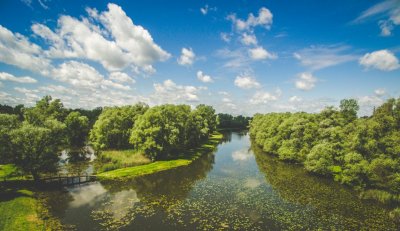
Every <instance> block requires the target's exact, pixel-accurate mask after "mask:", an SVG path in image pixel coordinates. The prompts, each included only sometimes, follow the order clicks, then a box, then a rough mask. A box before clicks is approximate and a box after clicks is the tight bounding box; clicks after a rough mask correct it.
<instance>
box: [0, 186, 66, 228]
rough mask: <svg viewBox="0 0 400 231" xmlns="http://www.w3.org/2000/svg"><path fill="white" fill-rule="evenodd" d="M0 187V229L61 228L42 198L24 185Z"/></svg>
mask: <svg viewBox="0 0 400 231" xmlns="http://www.w3.org/2000/svg"><path fill="white" fill-rule="evenodd" d="M15 188H18V187H15V186H13V187H5V186H4V185H2V186H1V187H0V230H33V231H35V230H38V231H39V230H61V229H62V226H61V223H60V222H59V221H58V220H57V219H55V218H53V217H52V216H51V215H49V211H48V209H47V207H46V205H45V200H44V198H41V197H40V196H38V194H36V193H35V192H34V191H33V190H31V189H28V188H26V187H22V188H18V189H15Z"/></svg>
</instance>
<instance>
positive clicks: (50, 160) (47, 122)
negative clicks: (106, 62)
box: [0, 96, 87, 179]
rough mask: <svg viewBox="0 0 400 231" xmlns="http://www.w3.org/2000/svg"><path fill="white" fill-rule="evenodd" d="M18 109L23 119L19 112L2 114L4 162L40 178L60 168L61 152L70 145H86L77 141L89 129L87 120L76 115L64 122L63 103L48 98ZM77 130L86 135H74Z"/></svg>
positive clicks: (0, 140) (1, 153)
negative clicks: (75, 129) (86, 126)
mask: <svg viewBox="0 0 400 231" xmlns="http://www.w3.org/2000/svg"><path fill="white" fill-rule="evenodd" d="M3 108H8V109H9V108H10V107H3ZM11 108H12V107H11ZM16 108H21V109H22V112H23V115H22V116H20V115H19V114H18V113H14V112H15V110H12V111H5V112H10V113H9V114H0V131H1V136H0V147H1V148H0V157H1V158H0V162H1V163H12V164H14V165H15V166H17V167H18V168H19V169H20V170H22V171H23V172H25V173H28V174H32V176H33V177H34V178H35V179H38V177H39V174H40V173H43V172H52V171H55V170H56V169H57V164H58V160H59V154H60V151H61V149H63V148H64V147H65V146H66V145H67V144H68V143H73V142H74V144H77V145H82V141H76V137H75V136H77V135H78V134H80V135H82V133H84V132H85V129H86V130H87V128H85V124H84V122H85V121H86V123H87V118H86V117H81V116H79V115H76V114H75V115H74V114H72V115H69V116H68V120H67V121H64V120H65V117H66V116H67V114H66V109H65V108H64V106H63V104H62V103H61V101H60V100H58V99H56V100H53V99H52V98H51V97H50V96H45V97H44V98H43V99H41V100H39V101H38V102H37V103H36V105H35V106H34V107H31V108H24V107H22V106H17V107H16ZM76 116H77V117H76ZM21 117H22V118H23V121H21ZM75 118H76V119H78V120H80V121H83V124H81V125H82V126H76V122H75V121H74V120H75ZM64 122H66V123H67V125H68V129H66V128H67V126H66V124H65V123H64ZM74 128H77V129H78V128H79V129H82V130H83V132H82V131H74V133H73V132H72V129H74ZM86 133H87V131H86ZM81 138H82V136H81Z"/></svg>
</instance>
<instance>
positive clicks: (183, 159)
mask: <svg viewBox="0 0 400 231" xmlns="http://www.w3.org/2000/svg"><path fill="white" fill-rule="evenodd" d="M222 137H223V135H222V134H220V133H214V134H212V135H211V136H210V138H209V139H208V140H207V142H206V143H204V144H203V145H201V146H200V147H199V148H195V149H192V150H189V151H188V153H184V154H182V155H181V156H180V157H178V159H175V160H165V161H156V162H153V163H150V164H145V165H139V166H134V167H128V168H121V169H116V170H112V171H108V172H103V173H100V174H98V175H97V177H98V179H100V180H111V179H121V178H133V177H137V176H142V175H147V174H152V173H155V172H160V171H165V170H169V169H173V168H177V167H180V166H186V165H189V164H190V163H192V161H194V160H195V159H197V158H199V157H200V156H201V155H203V154H205V153H207V152H210V151H212V150H214V148H215V147H216V146H217V145H218V143H219V141H220V140H221V139H222Z"/></svg>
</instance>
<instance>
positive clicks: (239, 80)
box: [234, 75, 260, 89]
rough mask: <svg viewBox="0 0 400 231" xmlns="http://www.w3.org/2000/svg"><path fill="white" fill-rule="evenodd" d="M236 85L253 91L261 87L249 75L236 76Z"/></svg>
mask: <svg viewBox="0 0 400 231" xmlns="http://www.w3.org/2000/svg"><path fill="white" fill-rule="evenodd" d="M234 83H235V85H236V86H238V87H240V88H243V89H251V88H258V87H260V83H259V82H257V80H256V79H255V78H254V77H252V76H249V75H243V76H236V79H235V81H234Z"/></svg>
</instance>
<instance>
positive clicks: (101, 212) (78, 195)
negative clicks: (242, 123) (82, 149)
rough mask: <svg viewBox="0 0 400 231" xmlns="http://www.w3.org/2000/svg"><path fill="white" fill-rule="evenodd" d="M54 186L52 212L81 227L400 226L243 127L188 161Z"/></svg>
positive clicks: (381, 210) (382, 211)
mask: <svg viewBox="0 0 400 231" xmlns="http://www.w3.org/2000/svg"><path fill="white" fill-rule="evenodd" d="M46 193H47V194H48V196H49V202H50V207H51V211H52V213H53V214H54V215H55V216H56V217H59V218H60V219H61V221H62V222H63V223H64V224H66V225H71V226H74V227H75V228H76V229H78V230H195V229H196V230H317V229H321V230H397V228H398V227H396V225H395V224H394V223H393V222H392V221H391V220H390V218H389V216H388V210H386V209H385V208H384V207H382V206H380V205H378V204H376V203H374V202H368V201H362V200H360V199H359V198H358V197H357V193H355V192H354V191H353V190H351V189H348V188H346V187H344V186H342V185H339V184H338V183H335V182H333V181H332V180H329V179H323V178H322V179H321V178H319V177H316V176H312V175H310V174H308V173H307V172H305V171H304V169H303V168H302V167H301V166H297V165H292V164H287V163H283V162H280V161H278V160H276V159H275V158H273V157H270V156H268V155H266V154H264V153H262V152H261V151H260V150H258V149H257V148H256V147H251V142H250V139H249V136H248V134H246V133H243V132H232V133H226V134H225V136H224V140H223V142H221V144H219V145H218V147H217V149H216V150H215V151H214V152H213V153H209V154H207V155H204V156H202V157H201V158H200V159H198V160H196V161H195V162H193V164H191V165H190V166H187V167H182V168H178V169H174V170H170V171H165V172H160V173H157V174H154V175H149V176H144V177H138V178H136V179H133V180H129V181H123V182H105V183H100V182H93V183H90V184H85V185H80V186H74V187H69V188H65V189H64V190H55V191H48V192H46Z"/></svg>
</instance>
